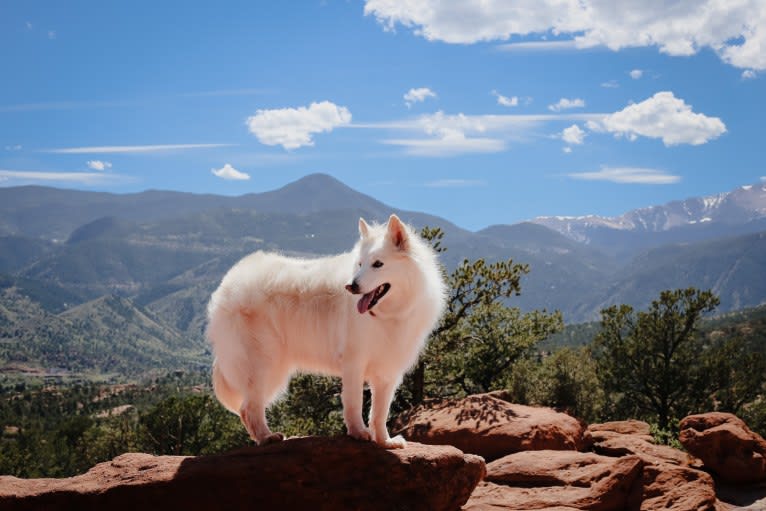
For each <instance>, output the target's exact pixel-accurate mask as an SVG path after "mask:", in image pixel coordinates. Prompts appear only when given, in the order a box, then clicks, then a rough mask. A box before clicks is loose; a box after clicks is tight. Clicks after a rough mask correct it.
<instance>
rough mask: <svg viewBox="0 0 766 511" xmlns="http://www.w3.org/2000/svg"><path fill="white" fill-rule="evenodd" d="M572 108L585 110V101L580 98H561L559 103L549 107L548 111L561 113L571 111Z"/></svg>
mask: <svg viewBox="0 0 766 511" xmlns="http://www.w3.org/2000/svg"><path fill="white" fill-rule="evenodd" d="M572 108H585V100H584V99H580V98H573V99H569V98H561V99H560V100H559V101H558V103H554V104H553V105H548V110H550V111H551V112H561V111H562V110H570V109H572Z"/></svg>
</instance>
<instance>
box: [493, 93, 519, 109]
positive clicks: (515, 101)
mask: <svg viewBox="0 0 766 511" xmlns="http://www.w3.org/2000/svg"><path fill="white" fill-rule="evenodd" d="M492 94H494V95H495V97H497V104H498V105H503V106H518V105H519V97H518V96H511V97H508V96H503V95H502V94H500V93H499V92H497V91H494V90H493V91H492Z"/></svg>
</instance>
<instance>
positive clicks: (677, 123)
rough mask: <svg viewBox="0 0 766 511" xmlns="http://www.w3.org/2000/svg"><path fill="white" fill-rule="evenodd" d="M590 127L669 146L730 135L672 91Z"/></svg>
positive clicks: (712, 118)
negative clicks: (659, 140)
mask: <svg viewBox="0 0 766 511" xmlns="http://www.w3.org/2000/svg"><path fill="white" fill-rule="evenodd" d="M587 126H588V128H590V129H592V130H594V131H607V132H609V133H613V134H614V135H615V136H624V137H627V138H628V139H629V140H635V139H636V138H638V136H642V137H649V138H661V139H662V142H663V143H664V144H665V145H666V146H673V145H679V144H691V145H700V144H704V143H706V142H709V141H710V140H713V139H715V138H717V137H719V136H720V135H721V134H723V133H725V132H726V126H725V125H724V123H723V121H721V119H719V118H718V117H708V116H706V115H704V114H698V113H694V112H692V108H691V106H690V105H687V104H686V103H685V102H684V100H682V99H679V98H676V97H675V96H674V95H673V93H672V92H658V93H656V94H655V95H654V96H652V97H651V98H649V99H646V100H644V101H642V102H640V103H635V104H633V105H629V106H627V107H625V108H624V109H623V110H620V111H619V112H615V113H613V114H610V115H607V116H605V117H604V118H603V119H601V120H600V121H589V122H588V124H587Z"/></svg>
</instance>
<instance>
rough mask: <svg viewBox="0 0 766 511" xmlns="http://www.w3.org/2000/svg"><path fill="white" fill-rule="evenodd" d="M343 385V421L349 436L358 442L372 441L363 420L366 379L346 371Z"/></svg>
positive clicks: (341, 395)
mask: <svg viewBox="0 0 766 511" xmlns="http://www.w3.org/2000/svg"><path fill="white" fill-rule="evenodd" d="M342 384H343V389H342V391H341V394H340V397H341V401H343V421H344V422H345V423H346V429H347V430H348V434H349V435H351V436H352V437H354V438H356V439H358V440H370V439H371V438H372V437H371V436H370V430H368V429H367V427H366V426H365V425H364V419H363V418H362V391H363V390H364V377H363V376H362V375H361V374H358V373H356V372H354V371H345V372H344V373H343V382H342Z"/></svg>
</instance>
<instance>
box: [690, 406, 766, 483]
mask: <svg viewBox="0 0 766 511" xmlns="http://www.w3.org/2000/svg"><path fill="white" fill-rule="evenodd" d="M680 427H681V434H680V435H679V439H680V440H681V443H682V444H683V446H684V447H685V448H686V449H687V450H688V451H689V452H690V453H692V454H694V455H695V456H697V457H699V458H700V459H701V460H702V462H703V463H704V465H705V468H706V469H708V470H710V471H711V472H713V473H714V474H715V475H716V476H717V477H720V478H721V479H722V480H724V481H727V482H730V483H753V482H758V481H766V440H764V439H763V437H761V436H760V435H759V434H757V433H755V432H753V431H751V430H750V428H748V427H747V424H745V423H744V422H743V421H742V420H741V419H739V418H738V417H737V416H735V415H732V414H730V413H720V412H711V413H703V414H699V415H690V416H688V417H686V418H684V419H683V420H682V421H681V423H680Z"/></svg>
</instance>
